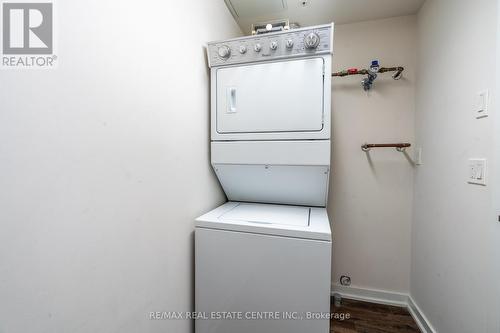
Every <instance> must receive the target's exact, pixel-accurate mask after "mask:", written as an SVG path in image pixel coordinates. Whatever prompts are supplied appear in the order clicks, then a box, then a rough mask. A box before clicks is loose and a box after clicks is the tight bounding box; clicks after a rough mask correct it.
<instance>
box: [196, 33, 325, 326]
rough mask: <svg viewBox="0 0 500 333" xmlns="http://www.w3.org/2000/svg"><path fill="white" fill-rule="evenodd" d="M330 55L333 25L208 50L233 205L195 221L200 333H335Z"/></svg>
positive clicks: (214, 129) (216, 151)
mask: <svg viewBox="0 0 500 333" xmlns="http://www.w3.org/2000/svg"><path fill="white" fill-rule="evenodd" d="M332 45H333V24H330V25H322V26H315V27H310V28H301V29H296V30H290V31H284V32H278V33H269V34H264V35H257V36H249V37H242V38H237V39H231V40H226V41H220V42H213V43H209V44H208V57H209V65H210V67H211V140H212V142H211V162H212V166H213V168H214V170H215V173H216V175H217V177H218V179H219V181H220V183H221V185H222V188H223V189H224V191H225V193H226V195H227V197H228V199H229V202H227V203H226V204H224V205H222V206H220V207H218V208H216V209H215V210H213V211H211V212H209V213H207V214H205V215H203V216H201V217H199V218H198V219H196V229H195V248H196V250H195V257H196V259H195V266H196V275H195V276H196V277H195V284H196V288H195V293H196V296H195V302H196V311H197V312H199V313H204V314H205V315H207V316H208V319H199V320H197V321H196V332H197V333H212V332H214V333H215V332H216V333H247V332H248V333H250V332H252V333H253V332H273V333H285V332H286V333H304V332H308V333H320V332H321V333H328V332H329V320H328V318H325V317H322V319H321V318H320V319H318V318H319V316H320V315H325V314H328V313H329V311H330V265H331V232H330V225H329V221H328V217H327V213H326V209H325V207H326V203H327V196H328V178H329V174H330V102H331V85H330V81H331V74H330V73H331V62H332V53H333V51H332ZM230 313H231V314H233V315H234V316H236V317H232V318H227V316H226V314H230ZM214 315H215V316H214ZM225 317H226V318H225ZM238 317H239V318H238Z"/></svg>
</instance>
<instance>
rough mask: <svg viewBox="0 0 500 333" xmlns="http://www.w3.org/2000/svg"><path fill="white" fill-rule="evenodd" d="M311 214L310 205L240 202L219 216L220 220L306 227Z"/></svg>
mask: <svg viewBox="0 0 500 333" xmlns="http://www.w3.org/2000/svg"><path fill="white" fill-rule="evenodd" d="M310 215H311V208H308V207H299V206H283V205H266V204H258V205H256V204H250V203H239V204H238V205H236V206H234V207H233V208H232V209H230V210H228V211H227V212H225V213H224V214H222V215H221V216H219V220H222V221H244V222H253V223H264V224H281V225H295V226H303V227H306V226H308V225H309V216H310Z"/></svg>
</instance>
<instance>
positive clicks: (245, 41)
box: [208, 24, 333, 67]
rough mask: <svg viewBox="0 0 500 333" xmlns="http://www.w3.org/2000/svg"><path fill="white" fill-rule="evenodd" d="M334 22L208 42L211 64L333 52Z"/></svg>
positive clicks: (237, 62)
mask: <svg viewBox="0 0 500 333" xmlns="http://www.w3.org/2000/svg"><path fill="white" fill-rule="evenodd" d="M332 44H333V24H328V25H322V26H316V27H310V28H300V29H294V30H287V31H282V32H277V33H269V34H262V35H256V36H249V37H241V38H235V39H230V40H227V41H220V42H212V43H208V62H209V66H210V67H216V66H225V65H232V64H240V63H247V62H257V61H266V60H273V59H280V58H288V57H300V56H310V55H314V54H325V53H333V45H332Z"/></svg>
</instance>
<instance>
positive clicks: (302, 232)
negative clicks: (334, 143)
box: [195, 202, 332, 333]
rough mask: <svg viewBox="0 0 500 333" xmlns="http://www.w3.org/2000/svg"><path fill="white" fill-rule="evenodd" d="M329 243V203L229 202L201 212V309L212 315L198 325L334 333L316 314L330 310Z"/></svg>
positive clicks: (244, 332) (222, 332) (200, 328)
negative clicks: (203, 213) (319, 204)
mask: <svg viewBox="0 0 500 333" xmlns="http://www.w3.org/2000/svg"><path fill="white" fill-rule="evenodd" d="M331 246H332V243H331V232H330V225H329V222H328V217H327V213H326V209H325V208H317V207H303V206H287V205H271V204H255V203H240V202H227V203H225V204H224V205H222V206H220V207H218V208H216V209H214V210H212V211H211V212H209V213H207V214H205V215H203V216H201V217H199V218H197V219H196V229H195V249H196V250H195V258H196V259H195V267H196V268H195V269H196V274H195V285H196V289H195V298H196V312H197V313H204V314H205V315H207V316H208V319H199V320H197V321H196V332H198V333H202V332H203V333H209V332H217V333H254V332H272V333H285V332H286V333H304V332H322V333H328V332H329V320H328V318H325V317H324V318H323V319H318V318H317V317H311V316H319V315H321V314H322V315H325V314H328V313H329V311H330V274H331V273H330V264H329V263H330V260H331V258H330V257H331ZM229 313H232V315H233V316H234V317H233V319H227V318H226V319H224V318H217V314H218V315H220V316H224V315H225V314H229ZM238 316H241V318H240V319H237V318H238Z"/></svg>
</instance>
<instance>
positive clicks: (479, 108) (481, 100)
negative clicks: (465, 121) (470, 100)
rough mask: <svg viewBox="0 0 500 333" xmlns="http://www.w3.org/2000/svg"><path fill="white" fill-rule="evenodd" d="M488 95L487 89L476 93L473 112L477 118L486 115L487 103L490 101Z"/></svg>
mask: <svg viewBox="0 0 500 333" xmlns="http://www.w3.org/2000/svg"><path fill="white" fill-rule="evenodd" d="M489 95H490V94H489V91H488V90H483V91H480V92H478V93H477V94H476V102H475V103H476V106H475V112H476V118H477V119H479V118H485V117H488V104H489V102H490V96H489Z"/></svg>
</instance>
